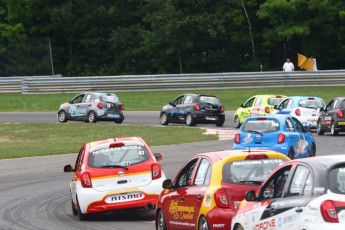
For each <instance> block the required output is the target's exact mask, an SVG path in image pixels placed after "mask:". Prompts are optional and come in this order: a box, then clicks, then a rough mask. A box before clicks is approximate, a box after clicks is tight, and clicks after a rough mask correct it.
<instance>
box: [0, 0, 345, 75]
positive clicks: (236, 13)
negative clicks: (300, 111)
mask: <svg viewBox="0 0 345 230" xmlns="http://www.w3.org/2000/svg"><path fill="white" fill-rule="evenodd" d="M344 39H345V1H339V0H113V1H112V0H49V1H47V0H20V1H13V0H0V44H1V46H0V76H23V75H50V74H62V75H63V76H107V75H129V74H136V75H137V74H138V75H141V74H176V73H218V72H241V71H276V70H282V65H283V63H284V62H285V60H286V58H290V59H291V60H292V61H293V63H294V64H295V67H296V69H298V68H297V53H302V54H304V55H306V56H314V57H315V58H316V59H317V62H318V68H319V69H324V70H326V69H327V70H332V69H343V68H344V66H345V55H344V51H345V42H344Z"/></svg>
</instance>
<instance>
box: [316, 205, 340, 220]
mask: <svg viewBox="0 0 345 230" xmlns="http://www.w3.org/2000/svg"><path fill="white" fill-rule="evenodd" d="M320 210H321V214H322V217H323V219H324V220H325V221H326V222H333V223H339V219H338V216H337V210H336V207H335V204H334V202H333V201H332V200H325V201H324V202H322V203H321V207H320Z"/></svg>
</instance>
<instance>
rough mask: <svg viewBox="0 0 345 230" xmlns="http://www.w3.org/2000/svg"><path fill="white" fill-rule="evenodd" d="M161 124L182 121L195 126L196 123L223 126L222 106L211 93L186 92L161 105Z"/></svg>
mask: <svg viewBox="0 0 345 230" xmlns="http://www.w3.org/2000/svg"><path fill="white" fill-rule="evenodd" d="M159 120H160V123H161V124H162V125H168V124H169V123H170V122H171V123H182V124H187V125H189V126H195V125H197V124H198V123H202V124H215V125H216V126H219V127H220V126H223V124H224V121H225V114H224V106H223V105H222V104H221V103H220V101H219V99H218V98H217V97H216V96H213V95H205V94H193V93H186V94H182V95H179V96H178V97H177V98H175V99H174V100H173V101H171V102H169V104H167V105H165V106H163V108H162V109H161V112H160V116H159Z"/></svg>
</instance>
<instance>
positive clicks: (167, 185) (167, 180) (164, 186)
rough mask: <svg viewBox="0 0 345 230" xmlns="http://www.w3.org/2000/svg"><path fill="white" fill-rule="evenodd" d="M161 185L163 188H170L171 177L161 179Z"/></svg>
mask: <svg viewBox="0 0 345 230" xmlns="http://www.w3.org/2000/svg"><path fill="white" fill-rule="evenodd" d="M162 187H163V188H164V189H171V188H172V181H171V179H166V180H165V181H163V183H162Z"/></svg>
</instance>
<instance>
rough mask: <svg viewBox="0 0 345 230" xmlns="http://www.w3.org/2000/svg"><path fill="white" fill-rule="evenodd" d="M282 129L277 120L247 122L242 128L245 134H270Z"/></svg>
mask: <svg viewBox="0 0 345 230" xmlns="http://www.w3.org/2000/svg"><path fill="white" fill-rule="evenodd" d="M279 129H280V125H279V122H278V121H277V120H247V121H245V122H244V123H243V125H242V126H241V130H242V131H243V132H258V133H269V132H275V131H278V130H279Z"/></svg>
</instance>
